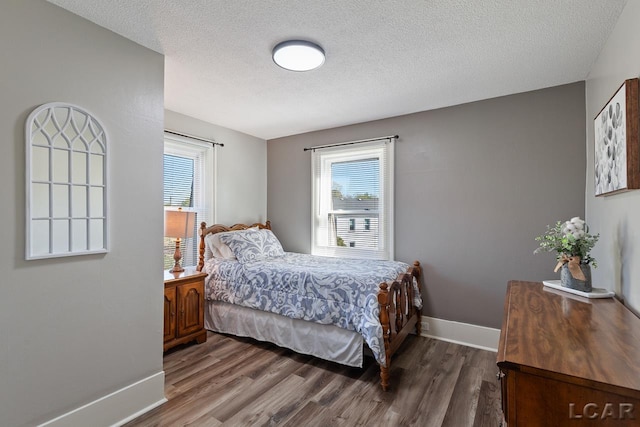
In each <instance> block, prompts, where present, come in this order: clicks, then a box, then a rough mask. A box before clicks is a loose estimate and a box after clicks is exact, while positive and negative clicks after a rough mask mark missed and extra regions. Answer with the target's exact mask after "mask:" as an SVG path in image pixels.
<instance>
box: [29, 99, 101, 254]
mask: <svg viewBox="0 0 640 427" xmlns="http://www.w3.org/2000/svg"><path fill="white" fill-rule="evenodd" d="M26 163H27V165H26V166H27V168H26V171H27V176H26V187H27V188H26V190H27V194H26V196H27V197H26V201H27V206H26V208H27V226H26V258H27V259H39V258H52V257H61V256H71V255H83V254H93V253H103V252H107V249H108V246H107V243H108V242H107V237H108V233H107V229H108V228H107V225H108V221H107V219H108V218H107V200H108V197H107V195H108V193H107V136H106V134H105V131H104V128H103V127H102V125H101V124H100V122H99V121H98V119H96V118H95V117H94V116H93V115H91V114H90V113H88V112H87V111H86V110H84V109H82V108H79V107H76V106H74V105H70V104H65V103H61V102H52V103H49V104H44V105H41V106H40V107H38V108H36V109H35V110H33V112H32V113H31V114H30V115H29V117H28V118H27V123H26Z"/></svg>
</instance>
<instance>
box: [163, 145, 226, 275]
mask: <svg viewBox="0 0 640 427" xmlns="http://www.w3.org/2000/svg"><path fill="white" fill-rule="evenodd" d="M214 166H215V150H214V148H213V146H212V145H211V144H209V143H204V142H199V141H196V140H192V139H190V138H185V137H180V136H176V135H170V134H165V138H164V180H163V183H164V209H165V210H177V209H178V208H182V210H184V211H189V212H195V214H196V220H195V224H194V230H193V237H189V238H182V242H181V246H180V251H181V252H182V261H181V264H182V265H183V266H191V265H196V264H197V263H198V245H199V241H198V239H199V238H198V229H199V227H200V223H201V222H203V221H205V222H207V223H212V222H213V217H214V200H215V199H214V196H215V194H214V187H215V178H214V177H215V175H214ZM174 251H175V239H173V238H167V237H165V238H164V268H165V269H168V268H171V267H172V266H173V264H174V260H173V253H174Z"/></svg>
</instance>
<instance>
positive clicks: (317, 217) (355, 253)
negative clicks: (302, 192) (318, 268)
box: [311, 138, 395, 259]
mask: <svg viewBox="0 0 640 427" xmlns="http://www.w3.org/2000/svg"><path fill="white" fill-rule="evenodd" d="M394 142H395V139H394V138H389V139H385V140H381V141H375V142H368V143H361V144H357V145H345V146H336V147H330V148H323V149H318V150H314V151H313V153H312V157H311V159H312V175H313V176H312V180H313V189H312V192H313V195H312V203H313V206H312V233H313V235H312V249H311V252H312V253H313V254H314V255H325V256H339V257H352V258H372V259H393V149H394Z"/></svg>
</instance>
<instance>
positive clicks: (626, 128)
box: [594, 78, 640, 196]
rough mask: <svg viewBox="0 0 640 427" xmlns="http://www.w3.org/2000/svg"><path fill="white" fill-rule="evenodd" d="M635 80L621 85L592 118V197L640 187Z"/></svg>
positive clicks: (639, 149)
mask: <svg viewBox="0 0 640 427" xmlns="http://www.w3.org/2000/svg"><path fill="white" fill-rule="evenodd" d="M638 120H639V116H638V79H637V78H636V79H629V80H625V82H624V83H623V84H622V86H620V88H619V89H618V90H617V92H616V93H615V95H613V97H612V98H611V99H610V100H609V102H608V103H607V105H605V106H604V108H603V109H602V110H601V111H600V113H598V115H597V116H596V118H595V119H594V131H595V172H594V176H595V195H596V196H603V195H609V194H613V193H617V192H620V191H624V190H632V189H638V188H640V146H639V144H640V142H639V141H638V139H639V135H638V131H639V129H638Z"/></svg>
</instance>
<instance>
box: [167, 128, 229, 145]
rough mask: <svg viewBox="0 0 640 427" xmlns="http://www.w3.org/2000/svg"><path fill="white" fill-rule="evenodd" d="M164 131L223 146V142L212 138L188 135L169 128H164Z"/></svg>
mask: <svg viewBox="0 0 640 427" xmlns="http://www.w3.org/2000/svg"><path fill="white" fill-rule="evenodd" d="M164 133H170V134H172V135H177V136H184V137H185V138H191V139H195V140H196V141H202V142H208V143H209V144H212V145H219V146H221V147H224V144H223V143H221V142H215V141H214V140H213V139H205V138H200V137H199V136H193V135H188V134H186V133H180V132H176V131H173V130H169V129H165V130H164Z"/></svg>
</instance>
